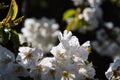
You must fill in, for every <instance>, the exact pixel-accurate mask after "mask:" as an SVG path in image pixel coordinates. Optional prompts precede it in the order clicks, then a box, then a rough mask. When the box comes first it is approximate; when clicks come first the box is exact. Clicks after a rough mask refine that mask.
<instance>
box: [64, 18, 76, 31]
mask: <svg viewBox="0 0 120 80" xmlns="http://www.w3.org/2000/svg"><path fill="white" fill-rule="evenodd" d="M74 24H75V19H73V20H72V21H71V22H70V23H69V24H68V25H67V27H66V30H68V31H70V30H71V29H72V27H73V26H74Z"/></svg>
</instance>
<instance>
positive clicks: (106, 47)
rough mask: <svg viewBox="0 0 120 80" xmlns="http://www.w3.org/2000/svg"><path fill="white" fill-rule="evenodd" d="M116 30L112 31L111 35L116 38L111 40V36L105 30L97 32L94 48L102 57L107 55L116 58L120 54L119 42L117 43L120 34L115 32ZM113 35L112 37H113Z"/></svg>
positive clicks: (93, 43)
mask: <svg viewBox="0 0 120 80" xmlns="http://www.w3.org/2000/svg"><path fill="white" fill-rule="evenodd" d="M114 29H115V28H113V29H111V30H112V31H113V32H112V31H111V33H113V35H114V34H115V35H114V36H116V37H115V38H111V37H110V35H112V34H108V33H107V32H106V31H105V30H104V29H101V30H99V31H98V32H97V36H96V37H97V40H96V41H93V42H92V45H93V48H94V49H95V50H96V51H97V52H98V53H100V54H102V55H107V56H111V57H114V56H116V55H117V54H119V52H120V46H119V41H117V39H118V37H119V34H117V32H116V31H115V32H114ZM113 35H112V36H113ZM113 39H114V40H113Z"/></svg>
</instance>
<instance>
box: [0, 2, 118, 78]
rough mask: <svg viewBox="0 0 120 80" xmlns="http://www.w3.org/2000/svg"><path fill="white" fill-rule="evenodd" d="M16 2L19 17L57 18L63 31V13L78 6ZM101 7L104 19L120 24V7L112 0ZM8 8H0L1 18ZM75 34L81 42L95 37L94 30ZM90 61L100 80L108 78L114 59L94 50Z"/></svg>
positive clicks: (62, 3) (68, 3) (69, 3)
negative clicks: (107, 74) (109, 68)
mask: <svg viewBox="0 0 120 80" xmlns="http://www.w3.org/2000/svg"><path fill="white" fill-rule="evenodd" d="M10 1H11V0H0V3H1V2H4V3H5V4H6V5H10ZM16 2H17V4H18V7H19V12H18V16H17V18H18V17H21V16H23V15H24V16H25V18H31V17H35V18H38V19H39V18H41V17H47V18H50V19H51V18H55V19H56V21H57V22H58V23H59V24H60V30H61V31H63V30H64V29H65V26H66V23H65V22H63V21H62V15H63V13H64V12H65V11H66V10H67V9H70V8H76V7H75V6H74V5H73V3H72V1H70V0H16ZM101 8H102V10H103V21H112V22H113V23H114V24H115V26H120V7H118V6H117V5H116V4H113V3H111V2H110V0H106V1H105V2H104V3H103V4H102V5H101ZM8 9H9V8H6V9H2V10H0V20H3V19H4V18H5V16H6V15H7V12H8ZM23 22H24V21H23ZM23 22H22V23H21V24H20V25H18V27H17V28H15V29H16V30H17V31H18V32H20V29H21V28H22V27H23ZM73 34H74V35H76V36H77V37H78V38H79V40H80V42H81V43H83V42H85V41H87V40H91V41H92V40H93V39H95V34H94V32H87V33H86V34H81V33H78V32H75V31H74V32H73ZM89 61H92V62H93V64H94V67H95V69H96V77H97V78H99V79H100V80H106V77H105V73H104V72H105V71H106V70H107V69H108V67H109V63H111V62H112V59H111V58H110V57H105V56H100V55H99V54H98V53H97V52H96V51H94V50H92V53H91V54H90V56H89Z"/></svg>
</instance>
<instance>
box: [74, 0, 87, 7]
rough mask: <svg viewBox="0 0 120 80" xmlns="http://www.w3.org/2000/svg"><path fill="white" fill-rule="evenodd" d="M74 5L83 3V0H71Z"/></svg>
mask: <svg viewBox="0 0 120 80" xmlns="http://www.w3.org/2000/svg"><path fill="white" fill-rule="evenodd" d="M72 1H73V3H74V5H75V6H79V5H81V4H83V3H84V1H85V0H72Z"/></svg>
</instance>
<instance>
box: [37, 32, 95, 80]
mask: <svg viewBox="0 0 120 80" xmlns="http://www.w3.org/2000/svg"><path fill="white" fill-rule="evenodd" d="M58 38H59V41H60V43H59V44H58V45H57V46H55V47H53V48H52V49H51V53H52V54H53V56H54V57H53V58H44V59H43V60H41V62H40V64H39V66H41V69H42V72H41V80H48V79H51V80H64V79H70V80H79V79H80V80H85V79H86V78H94V75H95V70H94V68H93V66H92V64H89V65H86V64H85V61H86V60H87V59H88V55H89V52H88V47H89V46H90V42H89V41H88V42H86V43H84V44H83V45H81V46H80V44H79V41H78V38H77V37H76V36H72V33H71V32H70V31H67V30H65V31H64V33H63V34H62V33H61V32H60V33H59V35H58ZM82 68H84V69H85V71H86V73H84V74H81V70H80V69H82ZM46 76H47V77H46Z"/></svg>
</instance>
